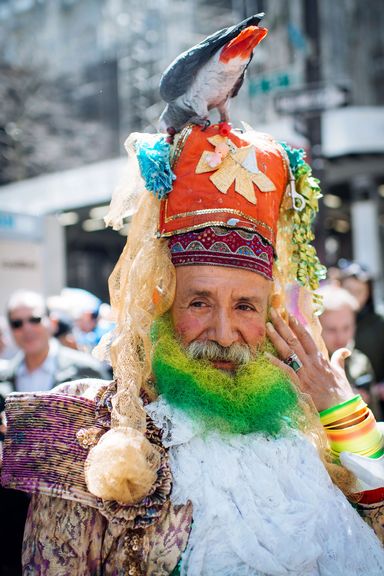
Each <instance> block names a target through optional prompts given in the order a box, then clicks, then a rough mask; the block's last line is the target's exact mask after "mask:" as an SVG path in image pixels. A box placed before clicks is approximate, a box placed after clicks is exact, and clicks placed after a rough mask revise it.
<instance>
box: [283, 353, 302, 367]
mask: <svg viewBox="0 0 384 576" xmlns="http://www.w3.org/2000/svg"><path fill="white" fill-rule="evenodd" d="M283 362H284V364H286V365H287V366H289V367H290V368H292V370H294V371H295V372H298V371H299V370H300V368H302V366H303V363H302V361H301V360H300V358H299V357H298V355H297V354H295V353H294V352H293V353H292V354H291V355H290V356H288V358H286V359H285V360H283Z"/></svg>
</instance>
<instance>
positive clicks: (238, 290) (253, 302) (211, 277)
mask: <svg viewBox="0 0 384 576" xmlns="http://www.w3.org/2000/svg"><path fill="white" fill-rule="evenodd" d="M271 288H272V283H271V282H270V281H268V280H267V279H266V278H264V277H263V276H261V275H259V274H256V273H255V272H251V271H250V270H241V269H234V268H225V267H222V266H180V267H178V268H176V295H175V300H174V303H173V306H172V309H171V316H172V321H173V325H174V327H175V331H176V334H177V335H178V336H179V338H180V340H181V343H182V344H183V345H184V346H188V345H189V344H191V343H192V342H197V341H198V342H209V341H213V342H216V343H218V344H220V345H221V346H223V347H228V346H231V345H232V344H235V343H237V344H246V345H248V346H250V347H256V346H258V345H259V344H261V342H262V341H263V340H264V338H265V324H266V318H267V309H268V298H269V294H270V291H271ZM213 365H214V366H215V368H218V369H220V370H229V371H232V370H233V369H234V368H235V366H234V365H233V364H232V363H231V362H228V361H225V362H223V361H213Z"/></svg>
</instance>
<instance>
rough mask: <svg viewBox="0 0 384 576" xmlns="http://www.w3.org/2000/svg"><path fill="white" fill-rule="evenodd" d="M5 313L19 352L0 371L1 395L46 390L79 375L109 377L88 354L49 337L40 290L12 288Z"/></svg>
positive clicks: (49, 331)
mask: <svg viewBox="0 0 384 576" xmlns="http://www.w3.org/2000/svg"><path fill="white" fill-rule="evenodd" d="M7 315H8V321H9V325H10V328H11V331H12V335H13V338H14V340H15V342H16V344H17V345H18V347H19V348H20V353H19V354H17V355H16V356H15V357H14V358H13V359H12V360H11V361H10V362H9V365H8V367H7V368H6V369H5V370H4V371H3V372H1V373H0V393H2V394H3V395H6V394H8V393H9V392H13V391H16V392H34V391H46V390H50V389H51V388H53V386H56V384H60V383H61V382H65V381H68V380H77V379H79V378H86V377H89V378H107V377H108V375H107V373H106V372H105V370H104V368H103V367H102V366H101V364H100V363H99V362H97V361H96V360H94V359H93V358H92V357H91V356H89V355H88V354H85V353H82V352H79V351H77V350H71V349H70V348H68V347H65V346H62V345H60V344H59V342H58V341H57V340H54V339H53V338H52V336H53V330H54V326H53V324H52V323H51V320H50V318H49V315H48V311H47V309H46V306H45V302H44V299H43V297H42V296H41V295H40V294H37V293H35V292H30V291H18V292H15V293H14V294H12V296H11V298H10V300H9V303H8V307H7Z"/></svg>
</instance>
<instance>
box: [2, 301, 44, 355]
mask: <svg viewBox="0 0 384 576" xmlns="http://www.w3.org/2000/svg"><path fill="white" fill-rule="evenodd" d="M39 319H40V320H39ZM9 321H10V325H11V330H12V335H13V338H14V340H15V342H16V344H17V345H18V346H19V348H21V350H23V352H24V353H25V355H26V356H34V355H38V354H43V353H44V352H48V349H49V338H50V335H51V330H50V322H49V319H48V318H47V317H46V316H45V312H44V310H43V309H42V308H41V307H40V306H27V305H20V306H18V307H17V308H14V309H13V310H11V311H10V313H9ZM14 321H16V324H21V326H12V322H14Z"/></svg>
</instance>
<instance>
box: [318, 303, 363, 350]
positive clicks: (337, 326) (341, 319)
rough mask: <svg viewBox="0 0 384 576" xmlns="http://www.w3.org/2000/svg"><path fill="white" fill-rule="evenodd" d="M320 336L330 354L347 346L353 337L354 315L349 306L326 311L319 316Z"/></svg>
mask: <svg viewBox="0 0 384 576" xmlns="http://www.w3.org/2000/svg"><path fill="white" fill-rule="evenodd" d="M320 322H321V326H322V328H323V331H322V336H323V339H324V342H325V345H326V347H327V350H328V352H329V353H330V354H333V353H334V352H335V350H337V349H338V348H344V347H345V346H347V345H348V344H349V343H350V342H351V341H352V340H353V338H354V336H355V313H354V311H353V310H351V308H350V307H349V306H343V307H342V308H340V309H339V310H327V311H326V312H324V313H323V314H322V315H321V316H320Z"/></svg>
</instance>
